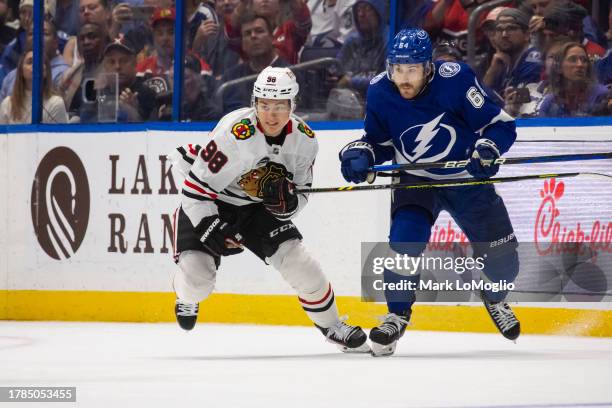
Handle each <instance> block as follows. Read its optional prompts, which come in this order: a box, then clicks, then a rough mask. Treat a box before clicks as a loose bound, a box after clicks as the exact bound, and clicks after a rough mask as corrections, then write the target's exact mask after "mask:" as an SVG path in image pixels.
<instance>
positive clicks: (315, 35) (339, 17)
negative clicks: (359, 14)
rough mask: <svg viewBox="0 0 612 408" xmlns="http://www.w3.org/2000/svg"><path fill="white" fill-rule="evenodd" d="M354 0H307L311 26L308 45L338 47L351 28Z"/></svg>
mask: <svg viewBox="0 0 612 408" xmlns="http://www.w3.org/2000/svg"><path fill="white" fill-rule="evenodd" d="M354 4H355V0H307V1H306V5H307V6H308V9H309V10H310V16H311V20H312V28H311V30H310V35H309V36H308V41H307V46H308V47H330V48H340V46H341V45H342V44H343V43H344V41H345V40H346V38H347V36H348V35H349V33H350V31H351V30H352V29H353V5H354Z"/></svg>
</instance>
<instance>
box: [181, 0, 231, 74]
mask: <svg viewBox="0 0 612 408" xmlns="http://www.w3.org/2000/svg"><path fill="white" fill-rule="evenodd" d="M239 2H240V0H217V1H216V2H215V9H214V10H213V9H212V7H210V6H207V5H205V4H204V3H200V5H199V6H198V8H197V9H196V11H195V12H194V13H193V14H192V15H191V17H190V18H189V19H188V26H189V39H188V44H189V46H190V47H191V50H192V51H193V52H195V53H196V54H198V55H201V56H202V57H203V58H204V60H205V61H206V62H207V63H208V64H210V66H211V68H212V72H213V75H214V77H215V79H217V80H219V79H221V76H222V75H223V74H224V73H225V72H226V71H227V70H228V69H230V68H231V67H234V66H236V65H237V64H238V61H239V59H240V56H239V55H238V52H236V51H235V50H233V49H231V48H230V47H229V43H228V37H227V32H228V28H229V27H231V17H232V13H233V12H234V10H235V9H236V6H237V5H238V3H239Z"/></svg>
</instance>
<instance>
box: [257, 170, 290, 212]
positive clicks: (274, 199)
mask: <svg viewBox="0 0 612 408" xmlns="http://www.w3.org/2000/svg"><path fill="white" fill-rule="evenodd" d="M294 190H295V184H293V183H292V182H290V181H289V180H287V179H286V178H285V177H283V178H280V179H278V180H270V181H268V182H267V183H265V184H264V185H263V188H262V193H263V204H264V205H265V206H266V209H267V210H268V211H270V212H271V213H272V214H274V215H276V216H280V217H288V216H290V215H291V214H293V213H294V212H295V211H296V210H297V207H298V202H299V200H298V197H297V195H295V193H294Z"/></svg>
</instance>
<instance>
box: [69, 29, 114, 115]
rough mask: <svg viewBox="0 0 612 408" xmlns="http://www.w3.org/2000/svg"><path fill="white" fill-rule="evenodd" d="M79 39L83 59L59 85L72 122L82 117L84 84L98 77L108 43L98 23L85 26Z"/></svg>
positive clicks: (80, 32)
mask: <svg viewBox="0 0 612 408" xmlns="http://www.w3.org/2000/svg"><path fill="white" fill-rule="evenodd" d="M77 39H78V47H79V50H81V54H82V56H83V58H82V60H81V61H79V62H78V63H77V64H76V65H74V66H72V67H70V68H69V69H68V70H67V71H66V72H65V73H64V75H62V78H61V80H60V84H59V90H60V93H61V95H62V96H63V98H64V102H65V104H66V106H67V107H68V112H69V114H70V116H71V120H72V118H73V117H80V110H81V104H82V101H83V99H82V95H83V84H84V82H85V81H87V80H89V79H92V78H95V77H96V74H97V72H98V69H99V67H100V63H101V62H102V57H103V53H104V48H105V47H106V45H107V43H108V38H107V37H106V31H105V29H103V28H102V26H100V25H99V24H96V23H85V24H83V25H82V26H81V29H80V30H79V33H78V36H77Z"/></svg>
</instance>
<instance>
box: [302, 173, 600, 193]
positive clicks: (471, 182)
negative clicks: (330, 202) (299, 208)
mask: <svg viewBox="0 0 612 408" xmlns="http://www.w3.org/2000/svg"><path fill="white" fill-rule="evenodd" d="M578 176H592V177H598V178H599V177H602V178H605V179H606V180H612V175H609V174H603V173H551V174H529V175H526V176H514V177H497V178H490V179H481V180H478V179H454V180H452V179H451V180H449V179H445V180H431V181H422V182H420V183H404V184H376V185H375V184H372V185H366V186H344V187H321V188H303V189H299V190H297V191H296V193H308V194H310V193H340V192H344V191H366V190H395V189H418V188H437V187H458V186H477V185H484V184H501V183H512V182H515V181H524V180H538V179H549V178H564V177H578Z"/></svg>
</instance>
